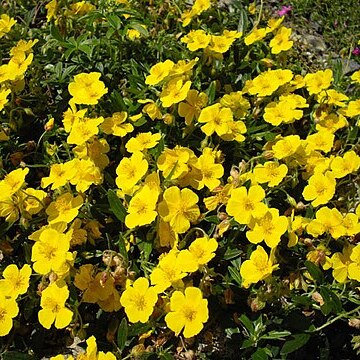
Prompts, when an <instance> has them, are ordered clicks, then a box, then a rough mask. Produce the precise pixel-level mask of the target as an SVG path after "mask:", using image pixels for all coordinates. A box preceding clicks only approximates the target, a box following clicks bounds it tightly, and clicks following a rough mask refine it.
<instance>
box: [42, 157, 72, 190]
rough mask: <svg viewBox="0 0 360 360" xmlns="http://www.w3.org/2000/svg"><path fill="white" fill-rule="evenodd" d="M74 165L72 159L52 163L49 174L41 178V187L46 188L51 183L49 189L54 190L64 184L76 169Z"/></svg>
mask: <svg viewBox="0 0 360 360" xmlns="http://www.w3.org/2000/svg"><path fill="white" fill-rule="evenodd" d="M74 165H75V163H74V162H72V161H68V162H66V163H64V164H52V165H51V168H50V174H49V176H46V177H43V178H42V179H41V187H43V188H46V187H47V186H49V185H50V184H52V185H51V190H55V189H59V188H60V187H61V186H64V185H66V184H67V182H68V181H70V179H71V178H72V177H73V176H74V175H75V173H76V171H77V169H76V167H75V166H74Z"/></svg>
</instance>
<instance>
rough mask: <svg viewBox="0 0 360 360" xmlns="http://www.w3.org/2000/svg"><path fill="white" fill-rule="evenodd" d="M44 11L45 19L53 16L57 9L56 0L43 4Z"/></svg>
mask: <svg viewBox="0 0 360 360" xmlns="http://www.w3.org/2000/svg"><path fill="white" fill-rule="evenodd" d="M45 9H46V10H47V13H46V21H47V22H49V21H51V19H52V18H55V16H56V11H57V0H51V1H50V2H49V3H47V4H46V5H45Z"/></svg>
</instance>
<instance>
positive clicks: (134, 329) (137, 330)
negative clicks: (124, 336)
mask: <svg viewBox="0 0 360 360" xmlns="http://www.w3.org/2000/svg"><path fill="white" fill-rule="evenodd" d="M150 329H151V326H150V325H149V324H143V323H136V324H133V325H131V326H129V327H128V337H131V336H136V335H140V334H144V333H146V332H147V331H149V330H150Z"/></svg>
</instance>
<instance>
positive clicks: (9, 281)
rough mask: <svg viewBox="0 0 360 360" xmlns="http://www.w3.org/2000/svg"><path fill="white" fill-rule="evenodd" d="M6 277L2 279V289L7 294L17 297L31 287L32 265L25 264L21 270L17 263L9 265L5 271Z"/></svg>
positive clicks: (0, 283) (0, 286)
mask: <svg viewBox="0 0 360 360" xmlns="http://www.w3.org/2000/svg"><path fill="white" fill-rule="evenodd" d="M2 275H3V277H4V279H2V280H0V290H1V293H2V294H3V295H5V296H8V297H12V298H15V299H16V298H17V297H18V296H19V295H22V294H25V293H26V291H27V289H28V287H29V280H30V275H31V267H30V265H28V264H25V265H24V266H23V267H22V268H21V269H20V270H19V269H18V267H17V266H16V265H15V264H11V265H8V266H7V267H6V268H5V269H4V271H3V274H2Z"/></svg>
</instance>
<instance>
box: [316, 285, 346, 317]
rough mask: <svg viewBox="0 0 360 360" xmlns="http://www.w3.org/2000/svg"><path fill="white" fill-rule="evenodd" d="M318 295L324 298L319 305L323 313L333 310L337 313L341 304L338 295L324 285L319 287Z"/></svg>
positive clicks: (326, 313)
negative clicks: (322, 302)
mask: <svg viewBox="0 0 360 360" xmlns="http://www.w3.org/2000/svg"><path fill="white" fill-rule="evenodd" d="M320 295H321V296H322V298H323V300H324V304H323V305H322V306H321V307H320V309H321V311H322V313H323V314H324V315H328V314H329V313H331V312H333V313H334V314H338V313H339V312H341V310H342V305H341V301H340V299H339V297H338V296H337V295H336V294H335V293H334V292H333V291H331V290H330V289H328V288H327V287H325V286H321V287H320Z"/></svg>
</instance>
